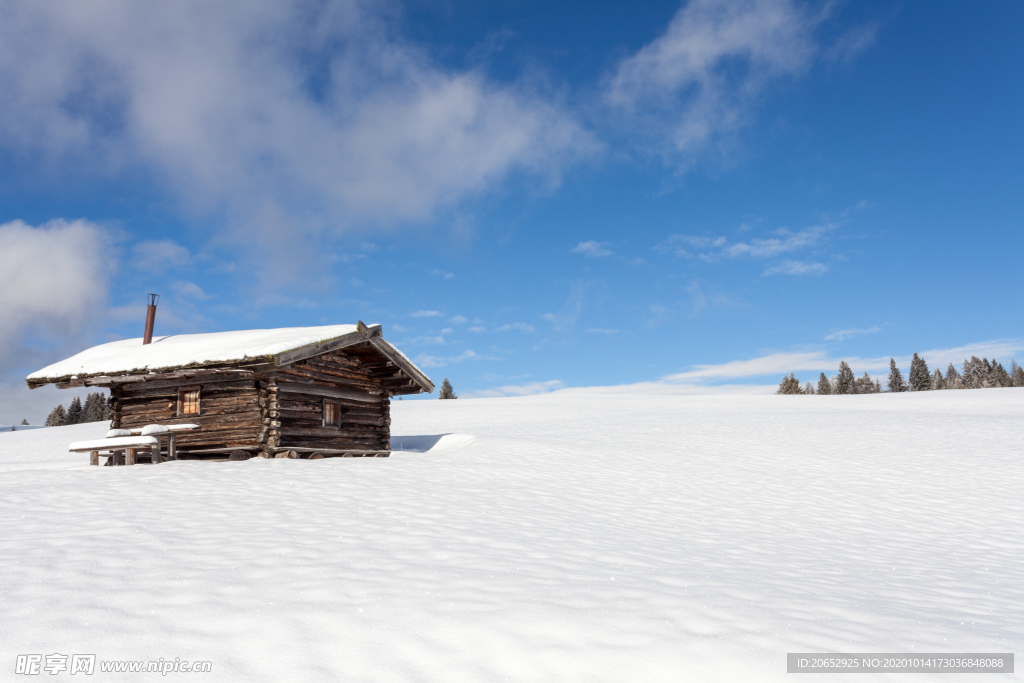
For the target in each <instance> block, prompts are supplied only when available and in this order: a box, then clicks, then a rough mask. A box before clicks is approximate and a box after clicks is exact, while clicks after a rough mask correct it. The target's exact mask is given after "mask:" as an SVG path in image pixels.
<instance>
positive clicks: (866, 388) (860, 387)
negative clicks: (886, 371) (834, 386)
mask: <svg viewBox="0 0 1024 683" xmlns="http://www.w3.org/2000/svg"><path fill="white" fill-rule="evenodd" d="M854 389H855V391H854V393H857V394H874V393H876V392H875V382H874V380H872V379H871V376H870V375H868V373H866V372H865V373H864V374H863V375H861V376H860V377H858V378H857V381H856V382H854Z"/></svg>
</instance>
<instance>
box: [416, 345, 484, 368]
mask: <svg viewBox="0 0 1024 683" xmlns="http://www.w3.org/2000/svg"><path fill="white" fill-rule="evenodd" d="M467 360H497V359H496V358H494V357H493V356H481V355H480V354H478V353H476V352H475V351H473V350H472V349H467V350H465V351H463V352H462V353H460V354H459V355H457V356H447V357H444V356H431V355H429V354H425V353H424V354H420V355H419V356H416V358H415V359H413V362H414V363H416V365H418V366H420V367H421V368H443V367H447V366H449V365H455V364H457V363H461V362H463V361H467Z"/></svg>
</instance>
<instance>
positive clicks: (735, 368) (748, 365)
mask: <svg viewBox="0 0 1024 683" xmlns="http://www.w3.org/2000/svg"><path fill="white" fill-rule="evenodd" d="M1022 351H1024V339H995V340H992V341H984V342H975V343H971V344H964V345H963V346H956V347H952V348H939V349H925V350H924V351H920V352H918V353H919V356H920V357H921V358H923V359H925V361H927V362H928V364H929V365H930V366H931V368H932V369H935V368H939V369H941V370H943V371H945V368H946V366H947V365H948V364H949V363H953V364H954V365H956V366H957V367H959V365H960V364H961V363H963V361H964V359H967V358H970V357H971V356H978V357H985V358H990V359H991V358H994V359H1000V360H1004V361H1005V360H1008V359H1010V358H1011V357H1014V356H1016V355H1018V354H1020V353H1021V352H1022ZM912 356H913V352H910V353H903V354H902V355H894V356H892V357H893V358H894V359H895V361H896V363H897V365H898V366H900V367H902V368H906V367H908V366H909V365H910V360H911V357H912ZM889 359H890V356H878V357H874V358H861V357H859V356H841V357H835V356H830V355H829V354H828V352H827V351H826V350H824V349H813V350H807V351H792V352H784V351H780V352H777V353H770V354H767V355H764V356H759V357H757V358H751V359H748V360H734V361H729V362H726V363H718V364H714V365H697V366H694V368H693V369H692V370H687V371H685V372H678V373H674V374H671V375H667V376H665V377H662V378H661V380H659V381H661V382H665V383H682V384H702V383H706V382H715V381H721V380H736V379H746V378H757V377H765V376H775V375H777V376H780V377H781V376H782V375H783V374H786V373H789V372H808V371H811V372H815V373H817V372H825V373H826V374H834V373H835V372H837V371H838V368H839V362H840V361H843V360H845V361H846V362H847V363H849V365H850V366H851V367H852V368H853V370H854V372H855V373H860V372H871V373H875V372H885V371H887V370H888V368H889Z"/></svg>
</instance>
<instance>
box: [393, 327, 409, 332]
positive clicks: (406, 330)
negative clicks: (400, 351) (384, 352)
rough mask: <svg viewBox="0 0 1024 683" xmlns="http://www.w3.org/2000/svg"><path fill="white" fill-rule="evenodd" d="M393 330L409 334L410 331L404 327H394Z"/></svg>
mask: <svg viewBox="0 0 1024 683" xmlns="http://www.w3.org/2000/svg"><path fill="white" fill-rule="evenodd" d="M391 329H393V330H394V331H395V332H408V330H409V328H408V327H403V326H402V325H392V326H391Z"/></svg>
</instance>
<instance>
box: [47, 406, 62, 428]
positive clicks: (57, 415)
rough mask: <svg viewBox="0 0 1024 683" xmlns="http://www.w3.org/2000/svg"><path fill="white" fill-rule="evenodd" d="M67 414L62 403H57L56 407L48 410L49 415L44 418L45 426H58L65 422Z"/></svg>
mask: <svg viewBox="0 0 1024 683" xmlns="http://www.w3.org/2000/svg"><path fill="white" fill-rule="evenodd" d="M66 419H67V415H66V413H65V412H64V404H63V403H61V404H58V405H57V407H56V408H54V409H53V410H51V411H50V415H49V416H48V417H47V418H46V423H45V424H46V426H47V427H60V426H61V425H63V424H67V423H66V422H65V420H66Z"/></svg>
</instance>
